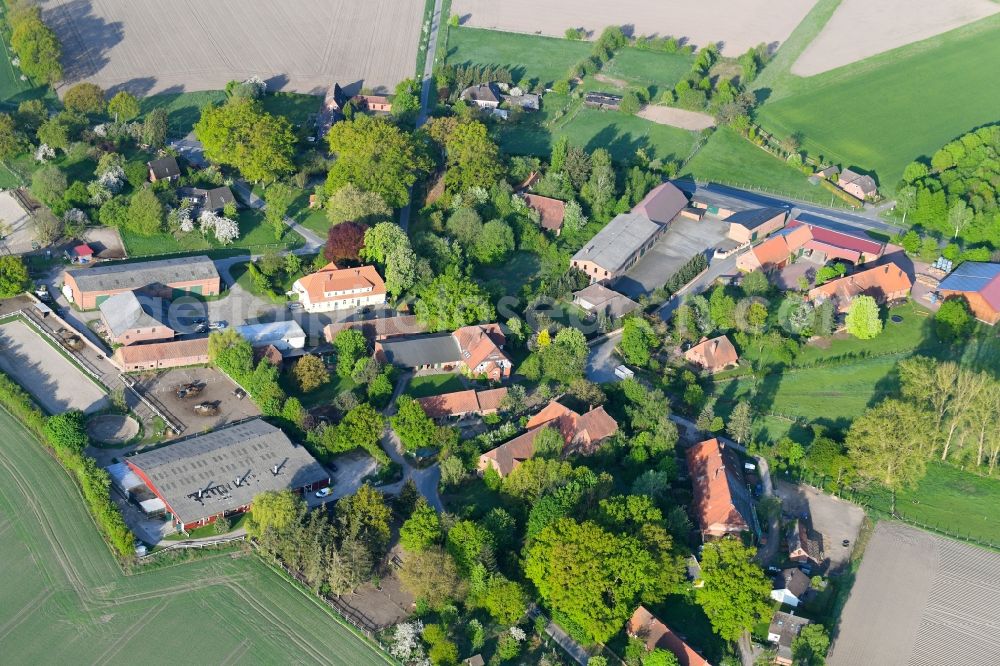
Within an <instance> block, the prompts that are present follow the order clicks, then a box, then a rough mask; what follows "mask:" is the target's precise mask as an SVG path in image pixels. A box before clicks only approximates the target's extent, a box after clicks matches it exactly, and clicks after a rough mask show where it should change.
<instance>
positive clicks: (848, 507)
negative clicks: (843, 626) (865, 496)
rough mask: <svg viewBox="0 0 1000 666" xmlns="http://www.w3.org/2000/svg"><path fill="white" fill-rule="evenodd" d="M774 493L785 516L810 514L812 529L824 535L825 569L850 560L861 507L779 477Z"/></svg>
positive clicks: (836, 568) (861, 519)
mask: <svg viewBox="0 0 1000 666" xmlns="http://www.w3.org/2000/svg"><path fill="white" fill-rule="evenodd" d="M775 493H776V494H777V495H778V497H780V498H781V512H782V513H783V514H785V516H786V517H787V516H794V517H801V516H803V515H808V516H809V517H810V518H812V524H813V529H814V530H815V531H817V532H819V533H820V534H822V535H823V552H824V555H825V556H826V559H827V561H828V564H827V567H826V570H827V572H831V573H836V572H838V571H840V570H841V569H842V568H843V567H845V566H846V565H847V564H848V563H849V562H850V560H851V552H852V551H853V550H854V545H855V542H856V541H857V539H858V533H860V532H861V525H862V523H864V520H865V512H864V510H863V509H862V508H861V507H859V506H857V505H855V504H851V503H850V502H845V501H844V500H842V499H839V498H837V497H833V496H832V495H827V494H826V493H821V492H820V491H818V490H816V489H815V488H812V487H810V486H804V485H797V484H794V483H788V482H787V481H781V480H780V479H779V480H778V481H777V482H776V483H775ZM786 522H787V520H786ZM844 539H847V540H848V544H849V545H848V546H847V547H845V546H844V545H843V543H842V542H843V541H844Z"/></svg>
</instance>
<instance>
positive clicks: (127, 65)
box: [42, 0, 424, 95]
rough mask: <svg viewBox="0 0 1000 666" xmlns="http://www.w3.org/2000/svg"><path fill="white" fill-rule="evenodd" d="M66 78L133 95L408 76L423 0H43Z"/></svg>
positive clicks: (378, 83) (367, 83) (379, 83)
mask: <svg viewBox="0 0 1000 666" xmlns="http://www.w3.org/2000/svg"><path fill="white" fill-rule="evenodd" d="M42 8H43V12H44V18H45V20H46V22H47V23H49V24H50V25H51V26H52V27H53V29H54V30H55V31H56V34H57V35H58V37H59V40H60V41H61V42H62V45H63V58H62V61H63V64H64V67H65V69H66V76H65V81H64V82H63V84H62V86H61V87H60V92H61V91H64V90H65V89H66V88H67V87H68V86H69V85H72V84H74V83H77V82H79V81H84V80H86V81H91V82H93V83H96V84H97V85H99V86H101V87H102V88H105V89H112V90H118V89H127V90H129V91H131V92H133V93H135V94H138V95H149V94H154V93H179V92H191V91H195V90H220V89H222V88H223V87H224V86H225V85H226V82H227V81H230V80H232V79H246V78H248V77H251V76H259V77H261V78H262V79H264V80H265V81H267V82H268V87H269V89H271V90H289V91H296V92H303V93H322V92H323V91H325V90H326V89H327V88H328V87H329V86H330V84H332V83H334V82H338V83H340V85H341V86H344V85H347V86H350V88H349V89H356V88H360V87H362V86H364V87H367V88H372V89H385V90H388V89H391V88H392V87H393V86H395V84H396V83H398V82H399V81H400V80H402V79H404V78H407V77H412V76H413V74H414V68H415V66H416V57H417V45H418V41H419V37H420V32H421V23H422V21H423V10H424V3H423V0H365V2H357V1H351V0H296V1H295V2H265V1H264V0H213V2H203V1H201V0H174V1H173V2H156V1H155V0H129V1H128V2H124V1H123V0H48V1H47V2H44V3H42Z"/></svg>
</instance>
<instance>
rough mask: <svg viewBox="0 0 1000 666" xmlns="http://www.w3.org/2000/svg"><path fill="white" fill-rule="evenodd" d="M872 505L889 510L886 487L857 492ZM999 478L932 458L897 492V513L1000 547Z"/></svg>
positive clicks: (861, 498)
mask: <svg viewBox="0 0 1000 666" xmlns="http://www.w3.org/2000/svg"><path fill="white" fill-rule="evenodd" d="M858 499H860V500H861V501H863V502H865V503H868V504H871V505H873V506H874V507H875V508H878V509H881V510H883V511H888V510H889V508H890V503H891V498H890V496H889V493H888V492H887V491H884V490H881V489H873V490H870V491H868V492H866V493H864V494H862V495H859V496H858ZM997 506H1000V480H997V479H990V478H986V477H982V476H978V475H976V474H973V473H971V472H965V471H963V470H961V469H959V468H957V467H953V466H952V465H946V464H944V463H941V462H931V463H929V464H928V465H927V475H926V476H925V477H924V478H923V480H921V481H920V483H918V484H917V486H916V487H915V488H913V489H912V490H905V491H903V492H901V493H899V494H897V495H896V513H898V514H900V515H902V516H903V517H904V518H906V519H907V520H911V521H916V522H919V523H924V524H926V525H929V526H931V527H935V528H937V529H940V530H944V531H946V532H950V533H952V534H958V535H961V536H970V537H972V538H976V539H980V540H984V541H987V542H989V543H992V544H994V546H995V547H997V548H1000V522H998V521H997V520H996V510H997Z"/></svg>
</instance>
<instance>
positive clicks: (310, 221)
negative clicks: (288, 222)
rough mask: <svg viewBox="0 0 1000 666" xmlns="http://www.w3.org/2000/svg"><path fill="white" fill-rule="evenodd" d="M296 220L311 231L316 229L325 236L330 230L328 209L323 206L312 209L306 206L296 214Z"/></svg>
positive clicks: (321, 235)
mask: <svg viewBox="0 0 1000 666" xmlns="http://www.w3.org/2000/svg"><path fill="white" fill-rule="evenodd" d="M295 220H296V221H297V222H298V223H299V224H301V225H302V226H303V227H305V228H306V229H308V230H309V231H314V232H316V233H317V234H319V235H320V237H322V238H325V237H326V234H327V232H328V231H329V230H330V220H329V219H328V218H327V217H326V211H325V210H323V209H322V208H314V209H312V210H310V209H309V208H306V209H304V210H302V211H300V212H299V213H297V214H296V215H295Z"/></svg>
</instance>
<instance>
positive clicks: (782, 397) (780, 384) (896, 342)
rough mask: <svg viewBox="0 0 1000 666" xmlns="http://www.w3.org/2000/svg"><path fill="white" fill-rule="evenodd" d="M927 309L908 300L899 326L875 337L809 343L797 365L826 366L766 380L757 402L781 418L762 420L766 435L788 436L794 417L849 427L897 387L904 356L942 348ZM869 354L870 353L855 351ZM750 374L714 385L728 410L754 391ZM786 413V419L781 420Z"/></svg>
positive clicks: (722, 406) (759, 409)
mask: <svg viewBox="0 0 1000 666" xmlns="http://www.w3.org/2000/svg"><path fill="white" fill-rule="evenodd" d="M924 312H925V311H924V310H923V309H922V308H920V307H919V306H915V305H912V304H905V305H902V306H900V307H898V308H894V309H893V310H892V311H891V312H890V315H899V316H902V317H903V321H902V322H900V323H899V324H895V323H887V324H886V329H885V331H884V332H883V333H882V335H880V336H879V337H877V338H875V339H874V340H868V341H865V340H858V339H856V338H853V337H850V336H847V335H838V336H836V337H835V338H832V339H830V340H828V341H827V342H828V344H824V345H823V346H813V345H808V346H806V347H804V348H803V350H802V351H801V352H800V354H799V356H798V357H797V358H796V360H795V365H796V366H803V365H806V364H811V363H815V362H817V361H825V362H826V363H824V364H823V365H813V366H810V367H791V368H787V369H785V370H783V371H781V372H775V373H772V374H771V375H769V376H767V377H765V378H764V380H763V382H762V383H761V386H760V388H759V392H758V394H757V396H756V397H755V398H754V400H753V404H754V407H755V409H756V410H757V412H758V414H765V415H766V414H767V413H769V412H773V413H774V414H776V415H779V416H770V417H767V416H765V418H763V419H761V422H760V423H759V424H758V425H759V426H762V427H763V433H762V434H763V435H764V436H765V437H766V438H768V439H772V440H773V439H776V438H780V437H782V436H784V435H785V434H788V433H789V431H790V430H792V428H793V423H794V421H793V419H803V420H806V421H814V422H817V423H821V424H824V425H826V426H828V427H832V428H836V429H838V430H846V428H847V427H848V426H849V425H850V422H851V421H852V420H853V419H854V418H855V417H856V416H858V415H859V414H860V413H861V412H863V411H864V410H865V409H866V408H867V407H869V406H870V405H871V404H873V403H874V402H877V401H879V400H881V399H882V398H883V397H885V396H886V395H887V394H889V393H891V392H893V391H895V389H896V379H895V377H894V375H893V368H894V367H895V366H896V363H898V362H899V361H900V360H901V359H904V358H906V357H908V356H911V355H912V354H915V353H917V352H918V351H920V352H923V353H934V352H935V350H936V349H938V346H937V345H936V344H935V339H934V337H933V334H932V333H931V332H930V331H929V327H928V321H927V317H926V315H923V314H922V313H924ZM861 353H865V354H868V355H869V356H865V357H862V356H858V357H856V358H850V357H851V356H852V355H856V354H861ZM750 386H751V382H750V379H749V378H748V377H740V378H735V379H730V380H724V381H721V382H718V383H716V384H715V385H714V390H713V394H714V395H715V396H716V397H717V398H718V399H719V410H718V411H720V412H725V413H728V411H729V410H730V409H731V408H732V407H733V406H735V404H736V402H738V401H739V400H740V399H741V398H742V397H743V396H745V395H746V394H747V393H748V392H749V390H750ZM781 417H786V418H781Z"/></svg>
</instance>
